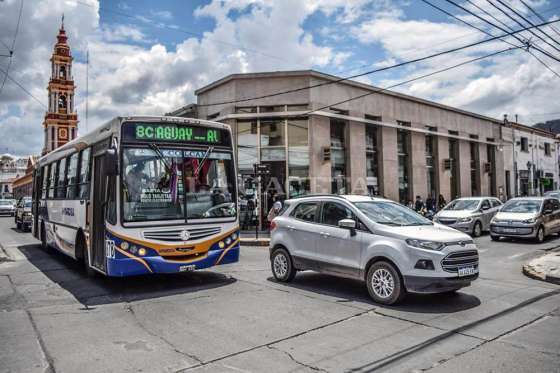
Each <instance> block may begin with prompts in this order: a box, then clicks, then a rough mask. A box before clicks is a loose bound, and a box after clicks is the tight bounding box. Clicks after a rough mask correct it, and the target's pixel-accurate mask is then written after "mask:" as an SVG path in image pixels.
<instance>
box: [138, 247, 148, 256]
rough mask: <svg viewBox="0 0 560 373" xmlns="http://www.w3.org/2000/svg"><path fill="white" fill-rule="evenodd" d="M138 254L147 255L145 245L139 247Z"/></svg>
mask: <svg viewBox="0 0 560 373" xmlns="http://www.w3.org/2000/svg"><path fill="white" fill-rule="evenodd" d="M138 255H140V256H144V255H146V249H144V248H143V247H141V248H140V249H138Z"/></svg>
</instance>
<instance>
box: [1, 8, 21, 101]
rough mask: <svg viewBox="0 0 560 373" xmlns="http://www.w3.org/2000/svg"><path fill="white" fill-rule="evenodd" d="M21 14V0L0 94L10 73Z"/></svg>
mask: <svg viewBox="0 0 560 373" xmlns="http://www.w3.org/2000/svg"><path fill="white" fill-rule="evenodd" d="M22 13H23V0H21V3H20V6H19V16H18V20H17V24H16V31H15V32H14V38H13V40H12V47H11V48H9V50H10V60H9V61H8V67H7V68H6V73H5V74H4V78H3V79H2V84H1V85H0V94H2V90H3V89H4V85H5V84H6V79H7V78H8V72H9V71H10V67H12V60H13V58H14V47H15V45H16V39H17V35H18V32H19V24H20V22H21V14H22Z"/></svg>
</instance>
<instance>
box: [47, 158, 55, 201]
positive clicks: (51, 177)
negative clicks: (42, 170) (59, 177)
mask: <svg viewBox="0 0 560 373" xmlns="http://www.w3.org/2000/svg"><path fill="white" fill-rule="evenodd" d="M56 165H57V163H54V162H53V163H51V164H50V165H49V193H48V194H47V198H54V183H55V182H56V178H55V176H56Z"/></svg>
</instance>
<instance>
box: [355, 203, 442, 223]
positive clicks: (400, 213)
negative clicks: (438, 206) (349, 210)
mask: <svg viewBox="0 0 560 373" xmlns="http://www.w3.org/2000/svg"><path fill="white" fill-rule="evenodd" d="M354 205H356V207H357V208H358V209H360V211H362V212H363V213H364V214H366V216H367V217H368V218H369V219H370V220H373V221H374V222H376V223H379V224H385V225H394V226H410V225H432V222H431V221H430V220H428V219H426V218H425V217H423V216H422V215H419V214H417V213H416V212H414V211H413V210H411V209H409V208H408V207H405V206H402V205H399V204H398V203H394V202H385V201H371V202H355V203H354Z"/></svg>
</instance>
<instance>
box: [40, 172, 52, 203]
mask: <svg viewBox="0 0 560 373" xmlns="http://www.w3.org/2000/svg"><path fill="white" fill-rule="evenodd" d="M49 167H50V166H44V167H43V168H42V169H41V170H42V172H43V183H42V185H41V198H42V199H45V198H47V188H48V186H49V185H48V184H49Z"/></svg>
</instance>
